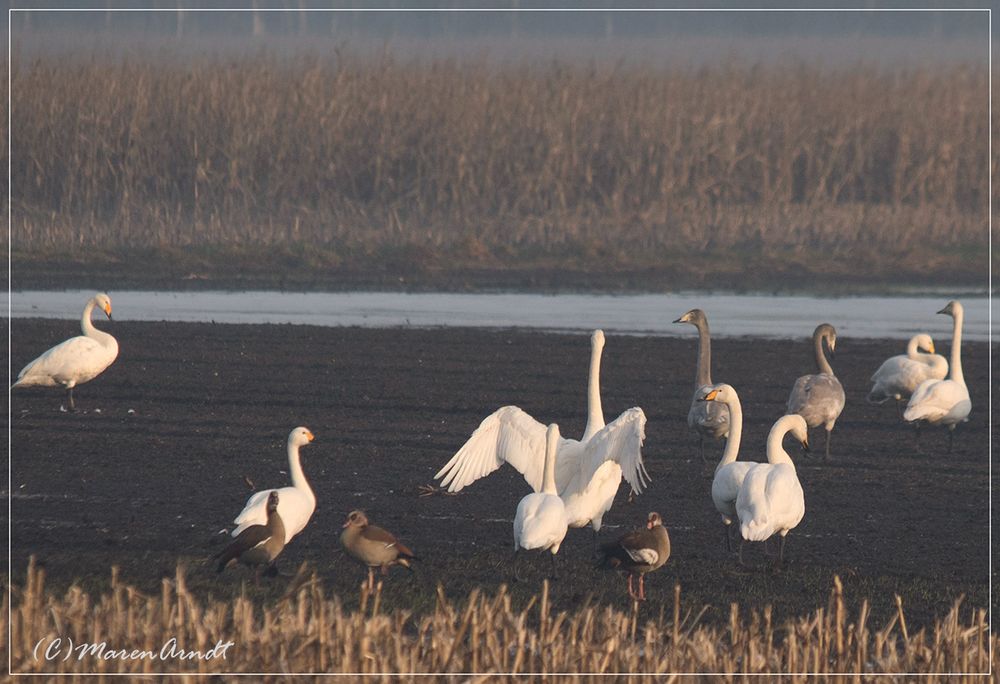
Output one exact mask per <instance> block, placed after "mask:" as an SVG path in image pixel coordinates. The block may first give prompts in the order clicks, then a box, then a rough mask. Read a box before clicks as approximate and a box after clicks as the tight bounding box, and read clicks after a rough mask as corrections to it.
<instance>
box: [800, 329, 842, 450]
mask: <svg viewBox="0 0 1000 684" xmlns="http://www.w3.org/2000/svg"><path fill="white" fill-rule="evenodd" d="M824 341H826V345H827V347H828V348H829V350H830V354H831V355H832V354H833V352H834V350H835V349H836V348H837V331H836V329H835V328H834V327H833V326H832V325H830V324H829V323H821V324H820V325H818V326H816V330H814V331H813V336H812V342H813V350H814V351H815V353H816V367H817V368H818V369H819V373H816V374H815V375H803V376H802V377H800V378H799V379H798V380H796V381H795V385H793V386H792V392H791V394H790V395H789V396H788V408H787V410H786V413H797V414H799V415H800V416H802V417H803V418H805V419H806V423H807V424H808V425H809V427H817V426H819V425H822V426H823V427H824V428H826V455H825V456H826V458H830V433H831V432H832V431H833V426H834V425H835V424H836V422H837V418H839V417H840V412H841V411H843V410H844V401H845V397H844V387H843V386H842V385H841V384H840V380H838V379H837V376H836V375H834V374H833V368H831V367H830V362H829V361H827V359H826V355H825V354H824V353H823V342H824Z"/></svg>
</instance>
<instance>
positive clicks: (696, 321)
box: [674, 309, 729, 461]
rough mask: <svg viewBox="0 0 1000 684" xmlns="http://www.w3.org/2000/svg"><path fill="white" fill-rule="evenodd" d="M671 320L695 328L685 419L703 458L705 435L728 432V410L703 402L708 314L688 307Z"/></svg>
mask: <svg viewBox="0 0 1000 684" xmlns="http://www.w3.org/2000/svg"><path fill="white" fill-rule="evenodd" d="M674 323H690V324H691V325H693V326H694V327H695V328H697V329H698V366H697V368H696V369H695V376H694V395H693V396H692V397H691V408H690V409H689V410H688V418H687V421H688V427H689V428H691V429H692V430H695V431H696V432H697V433H698V448H699V450H700V452H701V459H702V460H703V461H704V460H705V437H706V436H707V437H711V438H712V439H722V438H724V437H726V436H727V435H728V434H729V412H728V411H726V409H725V408H723V407H722V406H719V405H718V404H713V403H711V402H705V401H702V398H703V397H704V396H705V394H706V393H708V392H709V391H710V390H711V389H712V338H711V334H710V333H709V330H708V316H706V315H705V312H704V311H702V310H701V309H691V310H690V311H688V312H687V313H686V314H684V315H683V316H681V317H680V318H678V319H677V320H676V321H674Z"/></svg>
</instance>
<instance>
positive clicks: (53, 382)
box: [11, 292, 118, 411]
mask: <svg viewBox="0 0 1000 684" xmlns="http://www.w3.org/2000/svg"><path fill="white" fill-rule="evenodd" d="M95 306H99V307H101V310H102V311H104V313H105V314H107V316H108V320H111V297H109V296H108V295H106V294H104V293H103V292H99V293H98V294H96V295H94V296H93V297H91V298H90V300H89V301H88V302H87V305H86V306H85V307H84V308H83V317H82V318H81V319H80V327H81V328H82V329H83V335H78V336H77V337H71V338H70V339H68V340H66V341H65V342H62V343H60V344H57V345H56V346H54V347H52V349H49V350H48V351H47V352H45V353H44V354H42V355H41V356H39V357H38V358H37V359H35V360H34V361H32V362H31V363H29V364H28V365H27V366H25V367H24V368H23V369H22V370H21V372H20V373H18V374H17V382H15V383H14V384H13V385H11V389H14V388H15V387H31V386H41V387H58V386H62V387H65V388H66V401H67V403H68V404H69V410H70V411H74V410H76V404H75V403H74V401H73V388H74V387H76V386H77V385H82V384H83V383H85V382H89V381H91V380H93V379H94V378H96V377H97V376H98V375H100V374H101V373H103V372H104V371H105V369H107V367H108V366H110V365H111V364H112V363H113V362H114V360H115V359H116V358H118V341H117V340H116V339H115V338H114V337H112V336H111V335H109V334H108V333H106V332H103V331H101V330H98V329H97V328H95V327H94V323H93V322H92V321H91V320H90V313H91V312H92V311H93V310H94V307H95ZM64 410H65V409H64Z"/></svg>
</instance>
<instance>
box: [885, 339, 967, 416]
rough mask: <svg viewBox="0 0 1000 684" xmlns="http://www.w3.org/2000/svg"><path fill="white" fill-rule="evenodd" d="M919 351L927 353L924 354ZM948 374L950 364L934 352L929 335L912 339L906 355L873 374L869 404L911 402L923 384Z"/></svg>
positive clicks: (894, 358) (886, 364)
mask: <svg viewBox="0 0 1000 684" xmlns="http://www.w3.org/2000/svg"><path fill="white" fill-rule="evenodd" d="M920 350H923V351H925V352H927V353H926V354H924V353H921V351H920ZM946 375H948V361H947V360H946V359H945V358H944V357H943V356H941V355H940V354H935V353H934V340H932V339H931V336H930V335H928V334H926V333H920V334H919V335H914V336H913V337H912V338H910V342H909V344H907V345H906V354H905V355H904V354H900V355H898V356H892V357H890V358H888V359H886V360H885V361H884V362H883V363H882V365H881V366H879V369H878V370H877V371H875V374H874V375H872V378H871V381H872V383H873V386H872V389H871V392H869V393H868V401H869V402H871V403H873V404H882V403H884V402H886V401H888V400H889V399H895V400H896V401H897V402H898V401H903V400H908V399H909V398H910V396H911V395H912V394H913V392H914V391H915V390H916V389H917V387H918V386H919V385H920V383H922V382H924V381H925V380H941V379H943V378H944V377H945V376H946Z"/></svg>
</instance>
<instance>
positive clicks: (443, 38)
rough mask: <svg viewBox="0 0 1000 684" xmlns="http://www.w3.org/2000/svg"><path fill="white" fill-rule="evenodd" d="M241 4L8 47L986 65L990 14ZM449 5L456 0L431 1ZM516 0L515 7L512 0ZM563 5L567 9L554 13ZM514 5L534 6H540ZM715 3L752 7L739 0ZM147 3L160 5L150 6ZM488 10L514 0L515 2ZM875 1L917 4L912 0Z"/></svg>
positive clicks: (63, 27)
mask: <svg viewBox="0 0 1000 684" xmlns="http://www.w3.org/2000/svg"><path fill="white" fill-rule="evenodd" d="M249 4H250V2H245V3H236V2H211V3H210V2H184V3H183V5H184V6H185V7H186V8H198V7H201V8H209V7H210V8H215V9H222V10H223V11H211V12H206V11H194V10H190V9H189V11H186V12H184V13H178V12H176V11H174V9H173V8H174V7H176V5H177V3H176V2H169V1H166V0H160V1H159V2H156V3H150V2H144V3H139V2H121V1H117V2H116V1H114V0H101V1H100V2H99V3H93V5H94V6H96V7H97V8H98V11H93V12H81V11H72V10H71V11H58V12H42V11H18V12H15V13H14V18H13V22H12V23H13V26H12V32H11V33H12V38H13V41H14V47H15V49H16V50H17V51H18V52H19V54H22V55H32V54H38V53H50V54H51V53H56V54H59V53H66V52H94V51H97V52H112V53H115V52H124V53H129V54H137V53H139V54H141V53H146V54H154V53H163V52H169V53H174V54H181V55H198V54H203V53H205V52H209V53H213V54H222V55H226V54H230V53H239V52H241V51H247V50H254V51H257V50H260V49H261V48H262V47H263V48H264V49H267V50H273V51H274V52H278V53H284V52H289V53H297V52H300V51H313V52H316V51H320V52H322V51H326V50H332V49H334V48H341V49H345V48H346V49H350V50H353V51H356V52H365V51H371V52H374V53H381V52H382V51H383V50H385V49H386V48H388V49H389V50H390V51H392V52H393V53H394V54H398V55H402V56H410V57H414V56H415V57H465V56H474V57H479V58H482V57H485V58H493V59H499V60H507V59H547V58H553V57H555V58H561V59H570V60H578V59H588V60H589V59H613V60H626V61H640V62H654V63H662V62H668V63H676V62H682V63H693V64H699V63H705V62H710V61H715V60H718V59H728V58H743V59H752V60H765V61H768V60H774V59H785V58H788V57H794V58H798V59H803V60H806V61H813V62H817V61H818V62H826V63H833V64H836V63H842V62H844V61H848V62H855V61H859V60H861V61H866V62H875V63H896V62H904V63H912V62H921V63H925V62H939V61H954V60H963V61H982V62H983V63H984V64H985V63H986V60H987V55H988V23H987V21H988V19H987V14H986V13H985V12H982V11H978V12H940V11H932V12H915V11H905V12H887V11H874V12H860V11H849V12H834V11H810V12H805V11H803V12H777V11H766V12H748V11H718V12H712V11H696V12H672V11H671V12H668V11H661V12H647V11H642V12H622V11H616V12H607V11H594V12H581V11H568V12H548V11H546V12H530V11H520V12H511V11H499V12H472V11H460V12H417V11H405V10H397V11H388V12H359V11H343V12H320V11H308V10H315V9H316V8H320V7H330V6H340V7H349V8H364V7H389V8H391V7H397V8H405V7H407V6H408V5H407V3H403V2H400V1H399V0H396V2H390V3H374V2H367V3H366V2H358V1H355V2H353V3H339V4H333V3H321V2H317V1H314V0H285V1H284V2H264V1H263V0H261V1H260V2H258V5H259V6H260V7H261V8H262V10H263V11H260V12H257V13H254V12H248V11H237V10H236V9H235V8H238V7H241V6H244V5H249ZM410 4H412V3H410ZM451 4H457V3H441V4H439V6H441V7H447V6H449V5H451ZM514 4H518V3H517V1H516V0H514ZM559 4H562V5H568V3H557V4H556V5H555V6H559ZM574 4H575V5H577V6H579V5H580V4H581V3H574ZM646 4H647V5H648V3H646ZM659 4H660V5H661V6H663V5H664V4H665V3H659ZM666 4H667V5H669V4H670V3H666ZM673 4H674V5H677V6H680V5H682V3H673ZM683 4H684V5H689V3H683ZM768 4H769V5H770V6H772V7H776V6H781V5H787V4H788V3H757V6H762V7H766V6H767V5H768ZM824 4H825V3H824ZM867 4H869V5H874V3H867ZM964 4H966V5H971V3H964ZM60 5H62V6H74V5H75V7H76V8H79V7H80V5H79V4H77V3H69V2H62V3H59V2H44V3H43V2H40V1H31V0H29V1H28V2H24V3H19V5H18V6H19V7H24V8H31V7H33V6H34V7H42V6H44V7H56V8H58V7H60ZM470 5H472V6H481V7H486V6H487V5H486V3H462V6H463V7H469V6H470ZM519 5H520V7H522V8H530V7H533V6H538V5H539V3H529V2H520V3H519ZM548 5H549V6H550V7H551V6H553V4H552V3H548ZM584 5H585V6H587V5H589V6H591V7H599V6H600V5H599V4H597V3H584ZM715 5H716V6H717V7H726V6H729V7H734V6H740V7H744V8H745V7H747V6H748V4H747V3H734V2H728V3H715ZM809 5H816V6H822V5H821V4H820V3H818V2H815V3H798V4H797V6H799V7H808V6H809ZM153 6H158V7H159V8H161V9H162V10H165V11H158V12H154V11H148V8H149V7H153ZM490 6H493V7H498V6H499V7H502V6H510V0H508V3H504V4H503V5H500V4H493V5H490ZM636 6H638V7H642V4H639V5H636ZM881 6H883V7H885V6H897V7H899V6H913V3H906V4H904V3H899V2H897V3H883V4H882V5H881ZM951 6H955V5H954V4H952V5H951ZM106 7H111V8H118V9H127V8H130V9H133V10H141V11H112V12H108V11H105V10H104V8H106ZM267 10H275V11H267Z"/></svg>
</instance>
